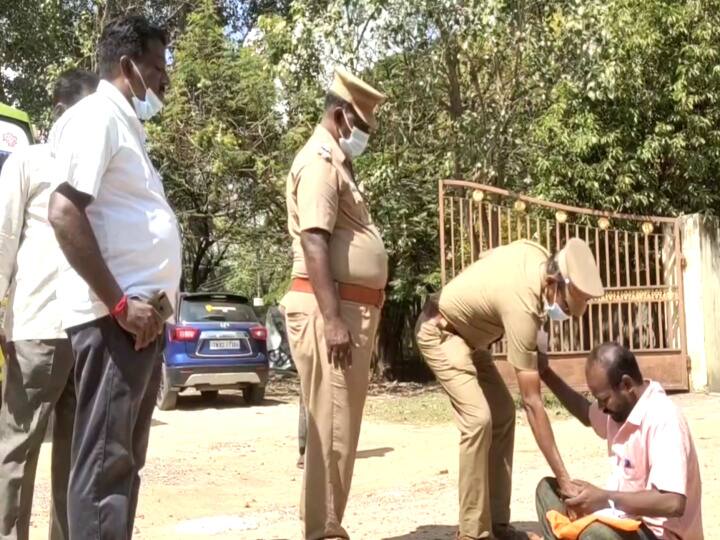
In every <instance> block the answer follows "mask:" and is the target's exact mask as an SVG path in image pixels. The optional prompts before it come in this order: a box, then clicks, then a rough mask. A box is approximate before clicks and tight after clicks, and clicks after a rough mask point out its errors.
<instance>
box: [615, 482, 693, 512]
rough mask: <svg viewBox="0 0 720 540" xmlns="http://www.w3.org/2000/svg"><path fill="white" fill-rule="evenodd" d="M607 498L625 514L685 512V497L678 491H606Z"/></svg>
mask: <svg viewBox="0 0 720 540" xmlns="http://www.w3.org/2000/svg"><path fill="white" fill-rule="evenodd" d="M607 497H608V500H612V501H613V503H614V504H615V507H616V508H618V509H619V510H622V511H623V512H625V513H626V514H631V515H634V516H645V517H666V518H670V517H679V516H682V515H683V514H684V513H685V505H686V499H685V497H684V496H683V495H680V494H678V493H663V492H661V491H658V490H656V489H653V490H648V491H636V492H628V491H608V492H607Z"/></svg>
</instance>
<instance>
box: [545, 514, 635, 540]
mask: <svg viewBox="0 0 720 540" xmlns="http://www.w3.org/2000/svg"><path fill="white" fill-rule="evenodd" d="M547 519H548V522H550V527H552V531H553V534H555V536H556V537H557V538H559V539H560V540H577V538H579V537H580V534H581V533H582V532H583V531H584V530H585V529H587V528H588V527H589V526H590V525H592V524H593V523H604V524H605V525H609V526H610V527H612V528H613V529H617V530H618V531H625V532H633V531H637V530H638V529H640V525H642V522H640V521H636V520H634V519H616V518H611V517H607V516H599V515H596V514H590V515H589V516H585V517H583V518H580V519H576V520H575V521H570V518H568V517H567V516H564V515H562V514H561V513H560V512H558V511H556V510H550V511H549V512H548V513H547Z"/></svg>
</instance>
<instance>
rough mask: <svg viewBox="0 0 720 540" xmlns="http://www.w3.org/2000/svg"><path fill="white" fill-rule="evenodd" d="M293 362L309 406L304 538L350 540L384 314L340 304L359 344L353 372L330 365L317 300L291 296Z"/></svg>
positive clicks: (288, 314) (287, 308)
mask: <svg viewBox="0 0 720 540" xmlns="http://www.w3.org/2000/svg"><path fill="white" fill-rule="evenodd" d="M282 304H283V307H284V308H285V318H286V327H287V334H288V341H289V342H290V349H291V351H292V356H293V360H294V361H295V365H296V367H297V370H298V374H299V375H300V384H301V387H302V396H303V399H304V401H305V406H306V407H307V420H308V431H307V447H306V449H305V474H304V478H303V490H302V495H301V500H300V519H302V520H303V522H304V533H303V534H304V536H303V537H304V538H305V539H306V540H320V539H323V538H349V536H348V534H347V532H345V530H344V529H343V528H342V526H341V522H342V518H343V514H344V513H345V506H346V504H347V500H348V495H349V493H350V484H351V482H352V475H353V467H354V465H355V454H356V451H357V445H358V439H359V437H360V424H361V423H362V415H363V408H364V407H365V397H366V395H367V389H368V380H369V375H370V357H371V355H372V350H373V346H374V343H375V334H376V332H377V327H378V322H379V320H380V310H379V309H377V308H376V307H373V306H366V305H361V304H355V303H352V302H345V301H342V302H341V315H342V318H343V320H344V321H345V322H346V324H347V325H348V327H349V329H350V333H351V335H352V337H353V340H354V342H355V345H356V346H355V347H353V349H352V367H351V368H350V369H347V370H341V369H338V368H335V367H334V366H333V365H332V364H330V363H328V355H327V346H326V344H325V333H324V325H323V318H322V315H321V313H320V311H319V308H318V305H317V302H316V300H315V296H314V295H313V294H307V293H301V292H289V293H288V294H287V295H286V296H285V298H284V299H283V301H282Z"/></svg>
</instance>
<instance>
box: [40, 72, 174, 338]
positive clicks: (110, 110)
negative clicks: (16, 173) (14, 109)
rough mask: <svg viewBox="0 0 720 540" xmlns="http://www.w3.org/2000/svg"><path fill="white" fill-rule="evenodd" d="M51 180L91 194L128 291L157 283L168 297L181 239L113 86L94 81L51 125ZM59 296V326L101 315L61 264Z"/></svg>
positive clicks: (150, 289) (104, 248) (98, 231)
mask: <svg viewBox="0 0 720 540" xmlns="http://www.w3.org/2000/svg"><path fill="white" fill-rule="evenodd" d="M50 144H51V147H52V152H53V155H54V157H55V161H56V170H57V182H58V184H62V183H64V182H67V183H68V184H70V185H71V186H72V187H74V188H75V189H76V190H78V191H80V192H82V193H85V194H87V195H90V196H91V197H92V201H91V202H90V204H89V205H88V206H87V209H86V212H87V216H88V219H89V221H90V225H91V226H92V229H93V232H94V233H95V237H96V238H97V241H98V245H99V246H100V251H101V253H102V256H103V259H104V260H105V263H106V264H107V265H108V268H109V269H110V272H111V273H112V274H113V276H114V277H115V279H116V280H117V282H118V284H119V285H120V287H121V288H122V290H123V291H124V292H125V294H127V295H128V296H139V297H142V298H149V297H150V296H152V294H153V293H155V292H156V291H159V290H164V291H165V292H166V293H167V296H168V298H169V299H170V300H171V301H172V302H175V300H176V298H177V294H178V288H179V285H180V273H181V265H182V260H181V253H182V245H181V241H180V233H179V229H178V224H177V219H176V217H175V213H174V212H173V210H172V209H171V208H170V205H169V204H168V202H167V199H166V198H165V191H164V189H163V185H162V179H161V178H160V175H159V174H158V173H157V171H156V170H155V167H154V166H153V164H152V162H151V161H150V157H149V156H148V154H147V151H146V149H145V130H144V129H143V126H142V123H141V122H140V120H138V118H137V115H136V114H135V111H134V109H133V108H132V106H131V105H130V103H129V102H128V101H127V99H125V97H124V96H123V95H122V94H121V93H120V91H119V90H118V89H117V88H115V86H113V85H112V84H110V83H109V82H107V81H100V85H99V86H98V89H97V92H96V93H94V94H93V95H91V96H88V97H86V98H85V99H83V100H82V101H80V102H79V103H78V104H77V105H75V106H74V107H73V108H72V109H70V110H69V111H68V112H67V113H66V114H64V115H63V116H62V118H60V120H59V121H58V122H57V124H56V125H55V126H54V127H53V132H52V133H51V140H50ZM58 298H59V299H60V302H61V307H62V312H63V314H62V318H63V326H64V328H71V327H73V326H77V325H80V324H84V323H87V322H91V321H94V320H96V319H99V318H102V317H104V316H106V315H108V308H107V307H106V306H105V305H104V304H103V303H102V302H101V301H100V300H99V299H98V298H97V296H96V295H95V293H94V292H93V291H92V290H91V289H90V287H89V286H88V284H87V283H86V282H85V281H84V280H83V279H82V278H81V277H80V276H79V275H78V274H77V273H76V272H75V271H74V270H73V269H72V268H71V267H70V266H69V264H65V265H64V267H63V268H62V269H61V271H60V280H59V289H58Z"/></svg>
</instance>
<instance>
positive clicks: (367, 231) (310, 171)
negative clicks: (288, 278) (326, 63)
mask: <svg viewBox="0 0 720 540" xmlns="http://www.w3.org/2000/svg"><path fill="white" fill-rule="evenodd" d="M286 198H287V209H288V228H289V230H290V236H291V237H292V249H293V268H292V276H293V277H299V278H307V277H308V275H307V268H306V265H305V256H304V253H303V249H302V245H301V244H300V233H301V232H302V231H307V230H310V229H322V230H324V231H327V232H329V233H330V244H329V249H330V268H331V270H332V274H333V277H334V278H335V281H337V282H339V283H348V284H353V285H362V286H364V287H369V288H371V289H384V288H385V285H386V284H387V277H388V271H387V265H388V257H387V252H386V251H385V245H384V244H383V240H382V238H381V236H380V233H379V232H378V230H377V227H375V225H374V223H373V221H372V219H371V217H370V213H369V212H368V209H367V206H366V204H365V200H364V199H363V196H362V194H361V193H360V191H359V190H358V187H357V185H356V184H355V180H354V178H353V175H352V171H351V169H350V167H349V163H348V162H347V161H346V157H345V154H344V153H343V151H342V150H341V149H340V147H339V146H338V144H337V142H336V141H335V139H333V137H332V135H330V133H329V132H328V131H327V130H326V129H325V128H324V127H322V126H318V127H317V128H315V132H314V133H313V135H312V137H310V140H309V141H308V142H307V144H305V146H304V147H303V148H302V149H301V150H300V152H298V154H297V156H296V157H295V161H294V162H293V164H292V168H291V169H290V174H289V175H288V179H287V190H286Z"/></svg>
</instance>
